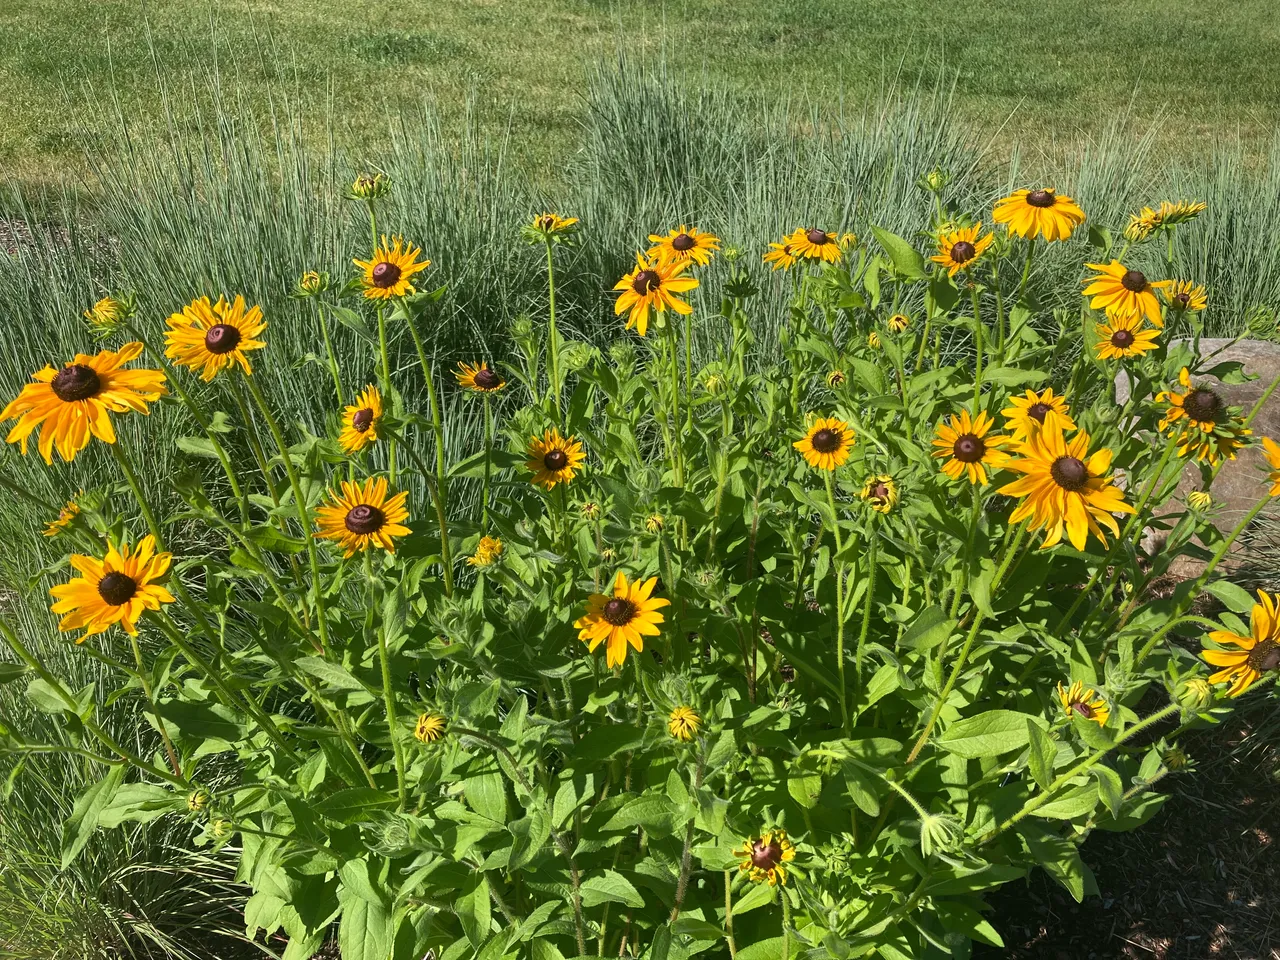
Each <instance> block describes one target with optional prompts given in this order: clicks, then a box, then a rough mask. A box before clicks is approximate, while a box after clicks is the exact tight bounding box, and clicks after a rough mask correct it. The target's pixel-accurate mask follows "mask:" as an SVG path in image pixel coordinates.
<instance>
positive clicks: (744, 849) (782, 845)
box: [733, 830, 796, 887]
mask: <svg viewBox="0 0 1280 960" xmlns="http://www.w3.org/2000/svg"><path fill="white" fill-rule="evenodd" d="M733 855H734V856H735V857H741V858H742V862H741V863H739V864H738V869H739V870H741V871H742V872H743V873H745V874H746V875H747V877H748V879H750V880H751V882H752V883H763V882H764V881H766V880H768V881H769V886H771V887H776V886H777V885H778V884H782V885H783V886H784V887H785V886H786V885H787V868H786V866H785V864H788V863H790V862H791V861H792V860H794V859H795V858H796V845H795V844H794V843H792V842H791V841H790V840H788V839H787V831H785V830H767V831H765V832H764V833H762V834H761V835H760V836H759V837H748V838H747V839H746V840H744V841H743V843H742V846H741V847H739V848H738V849H736V850H734V851H733Z"/></svg>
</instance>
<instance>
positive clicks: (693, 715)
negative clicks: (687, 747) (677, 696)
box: [667, 706, 702, 743]
mask: <svg viewBox="0 0 1280 960" xmlns="http://www.w3.org/2000/svg"><path fill="white" fill-rule="evenodd" d="M701 728H702V718H701V717H700V716H698V714H697V712H696V711H694V709H693V707H684V706H681V707H676V708H675V709H674V710H672V711H671V715H670V716H669V717H667V733H669V734H671V736H673V737H675V739H677V740H683V741H684V742H685V743H688V742H689V741H690V740H692V739H693V738H694V737H696V736H697V735H698V731H699V730H700V729H701Z"/></svg>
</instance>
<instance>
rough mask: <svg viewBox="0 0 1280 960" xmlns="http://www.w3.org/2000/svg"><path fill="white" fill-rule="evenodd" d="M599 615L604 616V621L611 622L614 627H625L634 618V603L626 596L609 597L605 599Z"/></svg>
mask: <svg viewBox="0 0 1280 960" xmlns="http://www.w3.org/2000/svg"><path fill="white" fill-rule="evenodd" d="M600 615H601V616H602V617H604V619H605V622H606V623H611V624H613V625H614V626H615V627H625V626H626V625H627V624H628V623H630V622H631V621H632V620H633V619H634V618H635V615H636V605H635V604H634V603H632V602H631V601H630V600H628V599H627V598H626V597H611V598H610V599H609V600H607V601H605V605H604V608H603V609H602V610H601V611H600Z"/></svg>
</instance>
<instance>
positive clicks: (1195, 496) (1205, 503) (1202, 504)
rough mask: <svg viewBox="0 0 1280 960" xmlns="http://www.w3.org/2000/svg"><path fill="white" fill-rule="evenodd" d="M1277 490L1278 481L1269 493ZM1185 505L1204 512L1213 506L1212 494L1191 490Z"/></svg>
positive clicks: (1279, 485) (1274, 492)
mask: <svg viewBox="0 0 1280 960" xmlns="http://www.w3.org/2000/svg"><path fill="white" fill-rule="evenodd" d="M1263 442H1264V443H1265V442H1266V441H1265V440H1264V441H1263ZM1278 452H1280V451H1278ZM1277 476H1278V477H1280V473H1278V474H1277ZM1277 490H1280V483H1277V484H1276V486H1274V487H1272V488H1271V495H1272V496H1273V497H1274V496H1275V495H1276V491H1277ZM1187 506H1189V507H1191V509H1192V510H1199V511H1200V512H1201V513H1204V512H1205V511H1206V510H1208V509H1209V508H1210V507H1212V506H1213V495H1212V494H1210V493H1209V492H1208V491H1207V490H1192V491H1191V492H1190V493H1188V494H1187Z"/></svg>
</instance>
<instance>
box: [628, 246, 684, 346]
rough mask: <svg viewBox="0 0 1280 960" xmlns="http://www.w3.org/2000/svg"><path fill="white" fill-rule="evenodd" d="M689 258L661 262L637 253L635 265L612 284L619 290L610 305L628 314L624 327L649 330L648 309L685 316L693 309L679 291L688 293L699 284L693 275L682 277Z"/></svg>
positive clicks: (641, 331)
mask: <svg viewBox="0 0 1280 960" xmlns="http://www.w3.org/2000/svg"><path fill="white" fill-rule="evenodd" d="M689 263H690V261H688V260H684V261H680V262H675V261H673V262H669V263H666V262H663V261H661V260H655V259H649V258H647V257H645V256H644V255H643V254H639V253H637V254H636V268H635V269H634V270H632V271H631V272H630V273H628V274H627V275H626V276H625V277H623V278H622V279H621V280H619V281H618V282H617V283H616V284H614V287H613V289H615V290H620V291H622V292H621V293H620V294H619V295H618V299H617V301H616V302H615V303H614V305H613V312H614V313H615V314H622V313H625V314H626V315H627V329H628V330H630V329H631V328H632V327H635V329H636V332H637V333H639V334H640V336H642V337H643V336H645V335H646V334H647V333H648V330H649V313H650V312H651V311H652V312H655V313H665V312H666V311H667V310H674V311H675V312H676V313H678V314H680V315H682V316H685V315H688V314H690V313H693V307H691V306H689V304H688V303H686V302H685V301H684V300H681V299H680V297H679V294H682V293H688V292H689V291H690V290H692V289H694V288H695V287H696V286H697V285H698V281H697V280H695V279H694V278H693V277H682V276H680V274H682V273H684V271H685V270H686V269H688V267H689Z"/></svg>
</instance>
